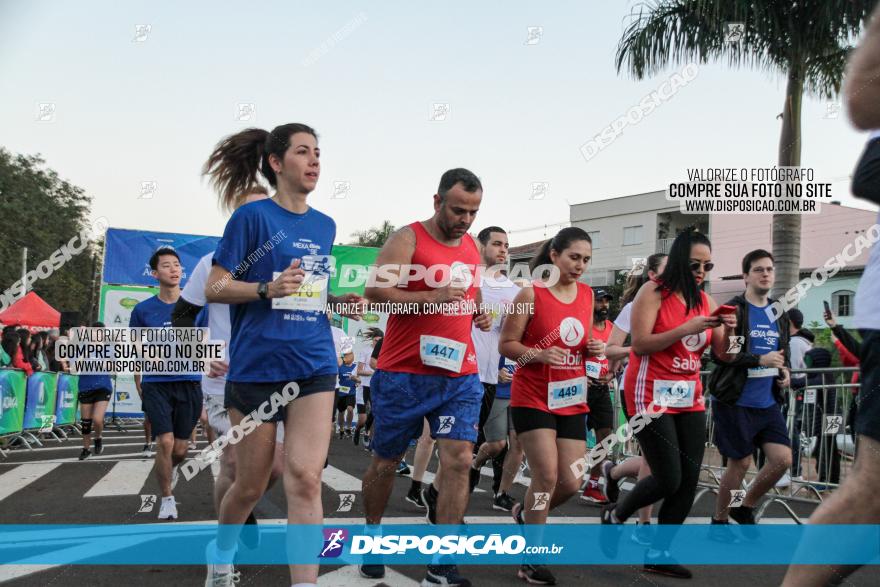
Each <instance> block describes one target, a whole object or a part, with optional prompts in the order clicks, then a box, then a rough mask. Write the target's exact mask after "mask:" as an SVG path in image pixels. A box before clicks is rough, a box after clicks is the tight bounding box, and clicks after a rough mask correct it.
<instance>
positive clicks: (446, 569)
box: [422, 565, 471, 587]
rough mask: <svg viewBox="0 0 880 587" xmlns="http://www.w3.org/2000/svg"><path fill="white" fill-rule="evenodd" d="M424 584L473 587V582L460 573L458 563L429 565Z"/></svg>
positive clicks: (445, 586)
mask: <svg viewBox="0 0 880 587" xmlns="http://www.w3.org/2000/svg"><path fill="white" fill-rule="evenodd" d="M422 585H443V587H471V582H470V581H468V580H467V579H465V578H464V577H462V576H461V575H459V574H458V566H457V565H428V571H427V573H426V574H425V580H424V581H422Z"/></svg>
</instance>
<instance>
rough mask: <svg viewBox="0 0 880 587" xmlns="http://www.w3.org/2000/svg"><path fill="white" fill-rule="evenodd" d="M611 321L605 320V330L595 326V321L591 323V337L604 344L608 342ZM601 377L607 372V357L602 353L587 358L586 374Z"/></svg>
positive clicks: (594, 377)
mask: <svg viewBox="0 0 880 587" xmlns="http://www.w3.org/2000/svg"><path fill="white" fill-rule="evenodd" d="M611 326H612V325H611V322H610V321H609V320H606V321H605V330H599V329H598V328H596V323H595V322H594V323H593V329H592V331H591V332H592V337H593V339H595V340H601V341H602V342H604V343H605V344H608V339H609V338H611ZM597 365H598V367H597ZM597 373H598V377H601V376H603V375H605V374H606V373H608V357H606V356H604V355H602V357H601V358H600V357H589V358H587V376H588V377H592V378H593V379H596V378H597Z"/></svg>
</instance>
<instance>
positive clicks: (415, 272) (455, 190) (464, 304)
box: [360, 169, 492, 586]
mask: <svg viewBox="0 0 880 587" xmlns="http://www.w3.org/2000/svg"><path fill="white" fill-rule="evenodd" d="M482 195H483V187H482V185H481V183H480V180H479V179H478V178H477V176H476V175H474V174H473V173H471V172H470V171H468V170H467V169H452V170H449V171H447V172H446V173H444V174H443V177H441V178H440V186H439V187H438V189H437V193H436V194H435V195H434V216H433V217H431V218H430V219H428V220H426V221H424V222H413V223H412V224H410V225H409V226H405V227H403V228H402V229H400V230H398V231H397V232H395V233H394V234H393V235H392V236H391V238H390V239H389V240H388V242H387V243H385V246H384V247H382V251H381V252H380V253H379V256H378V258H377V259H376V265H377V267H378V271H377V272H376V274H375V276H371V279H375V283H371V284H368V286H367V288H366V291H365V293H366V296H367V298H368V299H369V300H370V301H373V302H390V303H397V304H408V305H412V306H414V307H417V308H419V311H418V313H416V312H413V311H410V312H400V313H392V314H391V316H390V317H389V318H388V326H387V329H386V331H385V338H384V339H383V342H382V350H381V352H380V354H379V362H378V366H377V367H378V368H377V369H376V371H375V373H373V376H372V379H371V381H370V395H371V396H372V397H371V399H372V403H373V415H374V425H373V437H372V443H371V444H370V448H371V449H372V451H373V460H372V462H371V463H370V467H369V468H368V469H367V472H366V473H365V474H364V477H363V492H364V510H365V514H366V519H367V524H379V523H381V521H382V515H383V513H384V511H385V506H386V505H387V503H388V497H389V496H390V494H391V489H392V487H393V484H394V478H395V469H396V468H397V463H398V462H400V459H402V458H403V455H404V453H405V452H406V449H407V447H408V446H409V443H410V441H411V440H412V439H414V438H418V437H419V436H420V435H421V433H422V428H423V426H424V421H425V419H427V420H428V422H429V424H430V427H431V436H432V437H434V438H435V439H436V440H437V445H438V447H439V449H440V467H441V469H442V475H440V480H439V500H438V503H437V508H436V522H437V523H438V524H458V523H460V522H461V520H462V519H463V517H464V511H465V509H466V507H467V503H468V496H469V494H470V491H469V483H468V481H469V475H468V470H469V469H470V464H471V460H472V455H473V443H474V441H475V440H476V439H477V423H478V420H479V415H480V405H481V403H482V399H483V386H482V384H481V383H480V378H479V375H478V374H477V357H476V353H475V351H474V343H473V340H472V338H471V331H472V328H473V326H474V325H476V326H477V327H478V328H481V329H482V330H488V329H489V327H490V326H491V323H492V319H491V316H489V315H488V314H482V313H479V312H478V311H477V307H478V306H477V305H478V304H479V303H480V301H481V297H480V287H479V283H478V280H477V279H476V278H475V277H476V276H477V275H478V272H477V269H478V266H479V265H480V253H479V250H478V248H477V245H476V243H475V242H474V239H473V238H471V236H470V235H469V234H468V233H467V231H468V228H470V226H471V224H472V223H473V221H474V219H475V218H476V214H477V210H478V209H479V207H480V201H481V199H482ZM435 304H441V305H445V306H446V307H445V308H443V307H440V308H438V307H432V306H434V305H435ZM469 308H470V309H469ZM423 495H424V493H423ZM436 497H437V496H435V498H436ZM426 501H427V500H426ZM429 508H430V505H429ZM429 515H430V511H429ZM371 562H372V561H371ZM438 562H440V561H435V563H438ZM443 562H444V563H448V562H451V561H446V560H444V561H443ZM360 573H361V575H363V576H365V577H369V578H372V579H378V578H381V577H383V576H384V575H385V567H384V566H383V565H381V564H363V565H361V567H360ZM423 584H427V585H449V586H452V585H461V586H464V585H470V582H469V581H468V580H467V579H465V578H463V577H461V576H460V575H459V574H458V568H457V567H456V565H454V564H431V565H428V569H427V576H426V578H425V581H424V582H423Z"/></svg>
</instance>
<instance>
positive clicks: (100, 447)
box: [95, 438, 104, 455]
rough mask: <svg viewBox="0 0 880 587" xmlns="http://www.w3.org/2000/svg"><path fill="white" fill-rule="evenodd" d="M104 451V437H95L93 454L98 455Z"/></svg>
mask: <svg viewBox="0 0 880 587" xmlns="http://www.w3.org/2000/svg"><path fill="white" fill-rule="evenodd" d="M102 452H104V439H103V438H96V439H95V454H96V455H99V454H101V453H102Z"/></svg>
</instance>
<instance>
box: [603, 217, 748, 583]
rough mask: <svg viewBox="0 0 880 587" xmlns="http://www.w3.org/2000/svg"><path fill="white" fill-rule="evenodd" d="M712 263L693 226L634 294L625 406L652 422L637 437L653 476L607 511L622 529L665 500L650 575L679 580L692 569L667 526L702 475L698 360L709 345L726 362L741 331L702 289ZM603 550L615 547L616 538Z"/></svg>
mask: <svg viewBox="0 0 880 587" xmlns="http://www.w3.org/2000/svg"><path fill="white" fill-rule="evenodd" d="M713 266H714V265H713V263H712V245H711V243H710V242H709V239H708V238H707V237H706V236H705V235H703V234H701V233H699V232H696V231H695V230H693V229H687V230H685V231H684V232H682V233H681V234H679V235H678V236H677V237H676V238H675V241H674V242H673V243H672V248H671V249H670V251H669V258H668V260H667V263H666V267H665V269H664V270H663V272H662V273H661V274H660V275H659V276H658V277H656V278H655V279H653V280H651V281H648V282H647V283H645V284H643V285H642V286H641V288H639V290H638V293H637V294H636V297H635V300H634V302H633V307H632V347H631V351H630V359H629V366H628V367H627V373H626V383H625V388H626V403H627V406H628V407H629V408H630V409H631V410H633V411H634V412H635V413H636V414H639V415H641V416H643V417H647V419H648V420H649V421H648V423H647V424H646V425H645V426H644V427H643V428H642V429H641V430H638V431H636V438H637V439H638V441H639V445H640V446H641V449H642V454H643V455H644V457H645V459H646V460H647V462H648V465H649V467H650V469H651V475H650V476H648V477H645V478H644V479H641V480H640V481H639V482H638V483H637V484H636V486H635V487H634V488H633V490H632V491H630V492H629V493H627V494H626V495H625V496H624V497H623V499H621V500H620V501H619V502H617V503H616V504H615V503H611V504H609V505H608V506H606V507H605V508H603V510H602V523H603V524H622V523H623V522H624V521H626V519H627V518H629V517H630V516H631V515H632V514H633V513H635V511H636V510H638V509H639V508H642V507H644V506H647V505H650V504H653V503H655V502H657V501H659V500H661V499H662V500H663V505H662V506H661V507H660V511H659V514H658V516H657V518H658V522H659V523H660V524H662V525H663V528H662V532H661V533H659V534H658V535H657V537H655V539H654V540H653V542H652V545H651V548H650V549H649V550H648V552H647V554H646V559H645V570H646V571H651V572H655V573H660V574H664V575H668V576H673V577H679V578H690V577H691V572H690V571H689V570H687V569H686V568H684V567H682V566H681V565H679V564H677V563H675V561H673V560H672V559H671V558H670V557H669V554H668V547H669V543H670V541H671V539H672V536H673V532H671V531H670V527H669V526H668V525H670V524H672V525H677V524H682V523H683V522H684V521H685V519H686V518H687V515H688V513H689V512H690V509H691V505H692V504H693V501H694V494H695V492H696V488H697V481H698V480H699V476H700V464H701V463H702V460H703V450H704V449H705V442H706V413H705V401H704V398H703V388H702V384H701V382H700V356H701V355H702V354H703V351H704V350H705V349H706V347H707V346H708V345H709V344H711V345H712V350H713V351H714V352H715V353H716V355H718V356H722V357H727V353H726V351H727V344H726V343H727V337H728V336H729V335H730V334H732V333H733V328H734V327H735V326H736V317H735V316H734V315H733V314H725V315H721V316H714V315H712V313H713V312H714V311H715V309H716V307H717V304H716V303H715V301H714V300H713V299H712V298H710V297H709V296H708V295H706V294H705V293H704V292H703V291H702V288H703V284H704V281H705V279H706V275H707V273H708V272H709V271H711V270H712V268H713ZM729 358H730V357H728V359H729ZM602 546H603V548H604V549H606V550H611V551H613V550H615V549H616V544H615V543H614V541H613V540H608V541H603V542H602Z"/></svg>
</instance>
